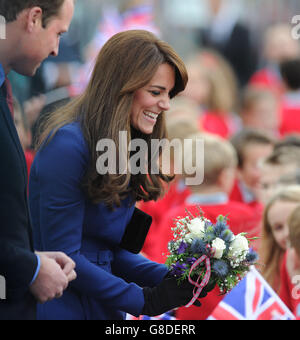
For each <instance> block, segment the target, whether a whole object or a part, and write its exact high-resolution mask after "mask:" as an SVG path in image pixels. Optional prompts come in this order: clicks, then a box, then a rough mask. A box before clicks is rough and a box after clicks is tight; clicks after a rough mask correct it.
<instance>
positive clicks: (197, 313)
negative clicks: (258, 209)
mask: <svg viewBox="0 0 300 340" xmlns="http://www.w3.org/2000/svg"><path fill="white" fill-rule="evenodd" d="M188 200H189V199H187V200H186V202H187V201H188ZM198 207H200V208H201V210H202V211H203V213H204V217H206V218H208V219H209V220H211V221H212V222H213V223H215V222H216V219H217V217H218V216H219V215H224V216H225V215H228V218H229V226H230V229H231V231H232V232H233V233H234V234H239V233H241V232H247V233H248V236H249V237H254V236H258V235H259V234H260V228H259V227H258V226H259V225H260V224H259V222H260V221H259V219H258V217H257V216H256V215H255V214H253V211H252V210H251V209H249V207H247V206H246V205H245V204H242V203H240V202H231V201H227V202H226V201H224V202H222V203H219V204H217V203H214V204H210V205H206V204H196V203H195V204H187V203H185V204H183V205H181V206H180V207H177V208H175V209H172V210H171V211H170V212H169V213H168V214H166V216H165V217H164V219H163V220H162V222H161V225H160V238H159V239H158V241H159V242H158V243H157V244H156V249H155V255H156V257H155V261H157V262H160V263H164V262H165V260H166V255H167V245H168V242H169V241H170V240H171V239H172V238H173V232H172V230H171V227H173V226H174V218H177V217H184V216H186V215H187V213H186V209H187V210H188V211H189V212H191V214H192V215H193V216H195V215H197V214H198V212H199V211H198ZM223 298H224V296H223V295H220V291H219V288H218V287H216V288H215V289H214V290H213V291H211V292H209V293H208V295H207V297H205V298H204V299H200V302H201V303H202V306H201V307H200V308H198V307H195V306H192V307H190V308H185V307H182V308H179V309H178V310H177V311H176V318H177V319H179V320H206V319H207V318H208V317H209V315H211V313H212V312H213V310H214V309H215V307H216V306H217V305H218V303H219V302H220V301H221V300H222V299H223Z"/></svg>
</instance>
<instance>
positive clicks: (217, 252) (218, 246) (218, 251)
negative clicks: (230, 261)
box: [211, 237, 226, 259]
mask: <svg viewBox="0 0 300 340" xmlns="http://www.w3.org/2000/svg"><path fill="white" fill-rule="evenodd" d="M211 246H212V248H213V249H214V258H215V259H221V258H222V256H223V252H224V250H225V249H226V244H225V242H224V241H223V240H222V239H220V238H218V237H217V238H216V239H215V240H213V242H212V244H211Z"/></svg>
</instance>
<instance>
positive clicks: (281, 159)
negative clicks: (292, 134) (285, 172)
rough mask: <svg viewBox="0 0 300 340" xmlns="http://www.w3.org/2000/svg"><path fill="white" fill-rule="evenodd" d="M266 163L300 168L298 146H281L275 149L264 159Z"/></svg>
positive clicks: (299, 150) (299, 149)
mask: <svg viewBox="0 0 300 340" xmlns="http://www.w3.org/2000/svg"><path fill="white" fill-rule="evenodd" d="M263 164H267V165H271V166H272V165H275V166H277V165H289V164H291V165H295V166H296V167H297V168H300V148H299V147H298V146H282V147H280V148H277V149H275V150H274V151H273V152H272V154H271V155H270V156H269V157H267V158H266V159H264V161H263Z"/></svg>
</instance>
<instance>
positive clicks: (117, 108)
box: [38, 30, 188, 207]
mask: <svg viewBox="0 0 300 340" xmlns="http://www.w3.org/2000/svg"><path fill="white" fill-rule="evenodd" d="M163 63H168V64H170V65H171V66H172V67H174V70H175V86H174V88H173V89H172V90H171V92H170V97H171V98H173V97H175V96H176V95H177V94H178V93H179V92H181V91H183V90H184V88H185V86H186V83H187V80H188V76H187V71H186V68H185V65H184V63H183V61H182V60H181V58H180V57H179V56H178V55H177V53H176V52H175V51H174V50H173V48H172V47H171V46H170V45H169V44H167V43H166V42H164V41H162V40H160V39H158V38H157V37H156V36H155V35H153V34H152V33H150V32H147V31H143V30H131V31H125V32H121V33H118V34H116V35H114V36H113V37H112V38H111V39H110V40H109V41H108V42H107V43H106V44H105V45H104V46H103V47H102V49H101V50H100V53H99V55H98V57H97V60H96V64H95V67H94V71H93V74H92V77H91V79H90V82H89V84H88V86H87V88H86V90H85V92H84V93H83V94H82V95H81V96H80V97H78V98H76V99H74V100H73V101H72V102H71V103H70V104H68V105H66V106H64V107H63V108H61V109H59V110H58V111H56V112H54V113H53V114H51V115H50V117H49V118H48V119H47V120H46V123H44V124H43V128H42V133H41V135H40V137H39V141H38V148H39V147H41V145H42V143H43V142H44V141H45V140H46V139H47V137H48V136H49V135H50V133H52V134H51V138H53V136H54V135H55V133H56V132H57V130H58V129H59V128H61V127H62V126H64V125H65V124H68V123H71V122H74V121H76V120H80V122H81V127H82V131H83V134H84V137H85V139H86V141H87V144H88V146H89V150H90V156H91V157H90V158H91V163H90V166H89V169H88V170H87V173H86V176H85V179H84V181H83V183H82V184H83V187H84V189H85V191H86V192H87V195H88V197H89V198H90V199H91V200H92V202H94V203H99V202H104V203H106V204H107V205H108V206H110V207H113V206H114V205H117V206H119V205H120V201H121V200H122V199H124V198H125V197H127V196H128V195H131V196H132V198H133V200H144V201H149V200H156V199H157V198H158V197H159V196H161V194H162V193H163V184H162V183H163V181H164V182H169V181H170V180H171V176H168V175H164V174H162V173H161V171H159V173H158V174H151V172H150V169H151V162H148V169H147V172H148V173H147V174H137V175H132V174H130V173H126V174H116V175H115V174H109V173H107V174H105V175H99V174H98V172H97V170H96V162H97V158H98V157H99V155H100V154H99V152H97V151H96V145H97V142H98V141H99V140H102V139H104V138H108V139H111V140H112V141H114V143H115V145H116V147H117V154H118V151H119V150H118V145H119V131H127V136H128V143H129V141H130V140H131V139H132V138H134V137H139V138H143V139H144V140H145V141H146V142H147V145H148V157H149V158H148V159H149V160H150V159H151V158H150V152H151V139H159V140H160V139H163V138H166V137H167V136H166V128H165V118H164V113H162V114H160V115H159V117H158V119H157V122H156V125H155V127H154V129H153V132H152V134H150V135H144V134H142V133H140V132H137V131H135V130H134V129H133V128H132V127H131V125H130V113H131V109H132V104H133V98H134V93H135V91H136V90H138V89H140V88H142V87H144V86H146V85H147V84H148V83H149V82H150V81H151V79H152V77H153V76H154V74H155V72H156V71H157V69H158V67H159V66H160V65H161V64H163ZM158 153H161V151H160V150H159V151H158ZM129 157H130V154H129V152H128V155H127V159H129Z"/></svg>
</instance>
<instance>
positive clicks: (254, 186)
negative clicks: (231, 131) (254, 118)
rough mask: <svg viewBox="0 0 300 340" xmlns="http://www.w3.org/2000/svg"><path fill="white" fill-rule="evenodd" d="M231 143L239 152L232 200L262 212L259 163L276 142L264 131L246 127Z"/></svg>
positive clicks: (269, 152) (269, 153)
mask: <svg viewBox="0 0 300 340" xmlns="http://www.w3.org/2000/svg"><path fill="white" fill-rule="evenodd" d="M231 143H232V145H233V146H234V148H235V150H236V152H237V156H238V169H237V179H236V181H235V185H234V187H233V190H232V192H231V194H230V200H232V201H237V202H242V203H245V204H247V205H248V206H249V207H251V208H253V209H254V210H255V211H256V212H257V213H259V214H262V212H263V205H262V204H261V202H259V190H260V177H261V171H260V168H259V164H260V162H261V160H263V159H265V158H266V157H268V156H270V155H271V153H272V151H273V148H274V143H275V142H274V140H273V139H272V138H271V137H268V136H266V135H265V134H264V133H263V132H260V131H258V130H254V129H244V130H242V131H241V132H239V133H237V134H236V135H235V136H234V137H233V138H232V139H231Z"/></svg>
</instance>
